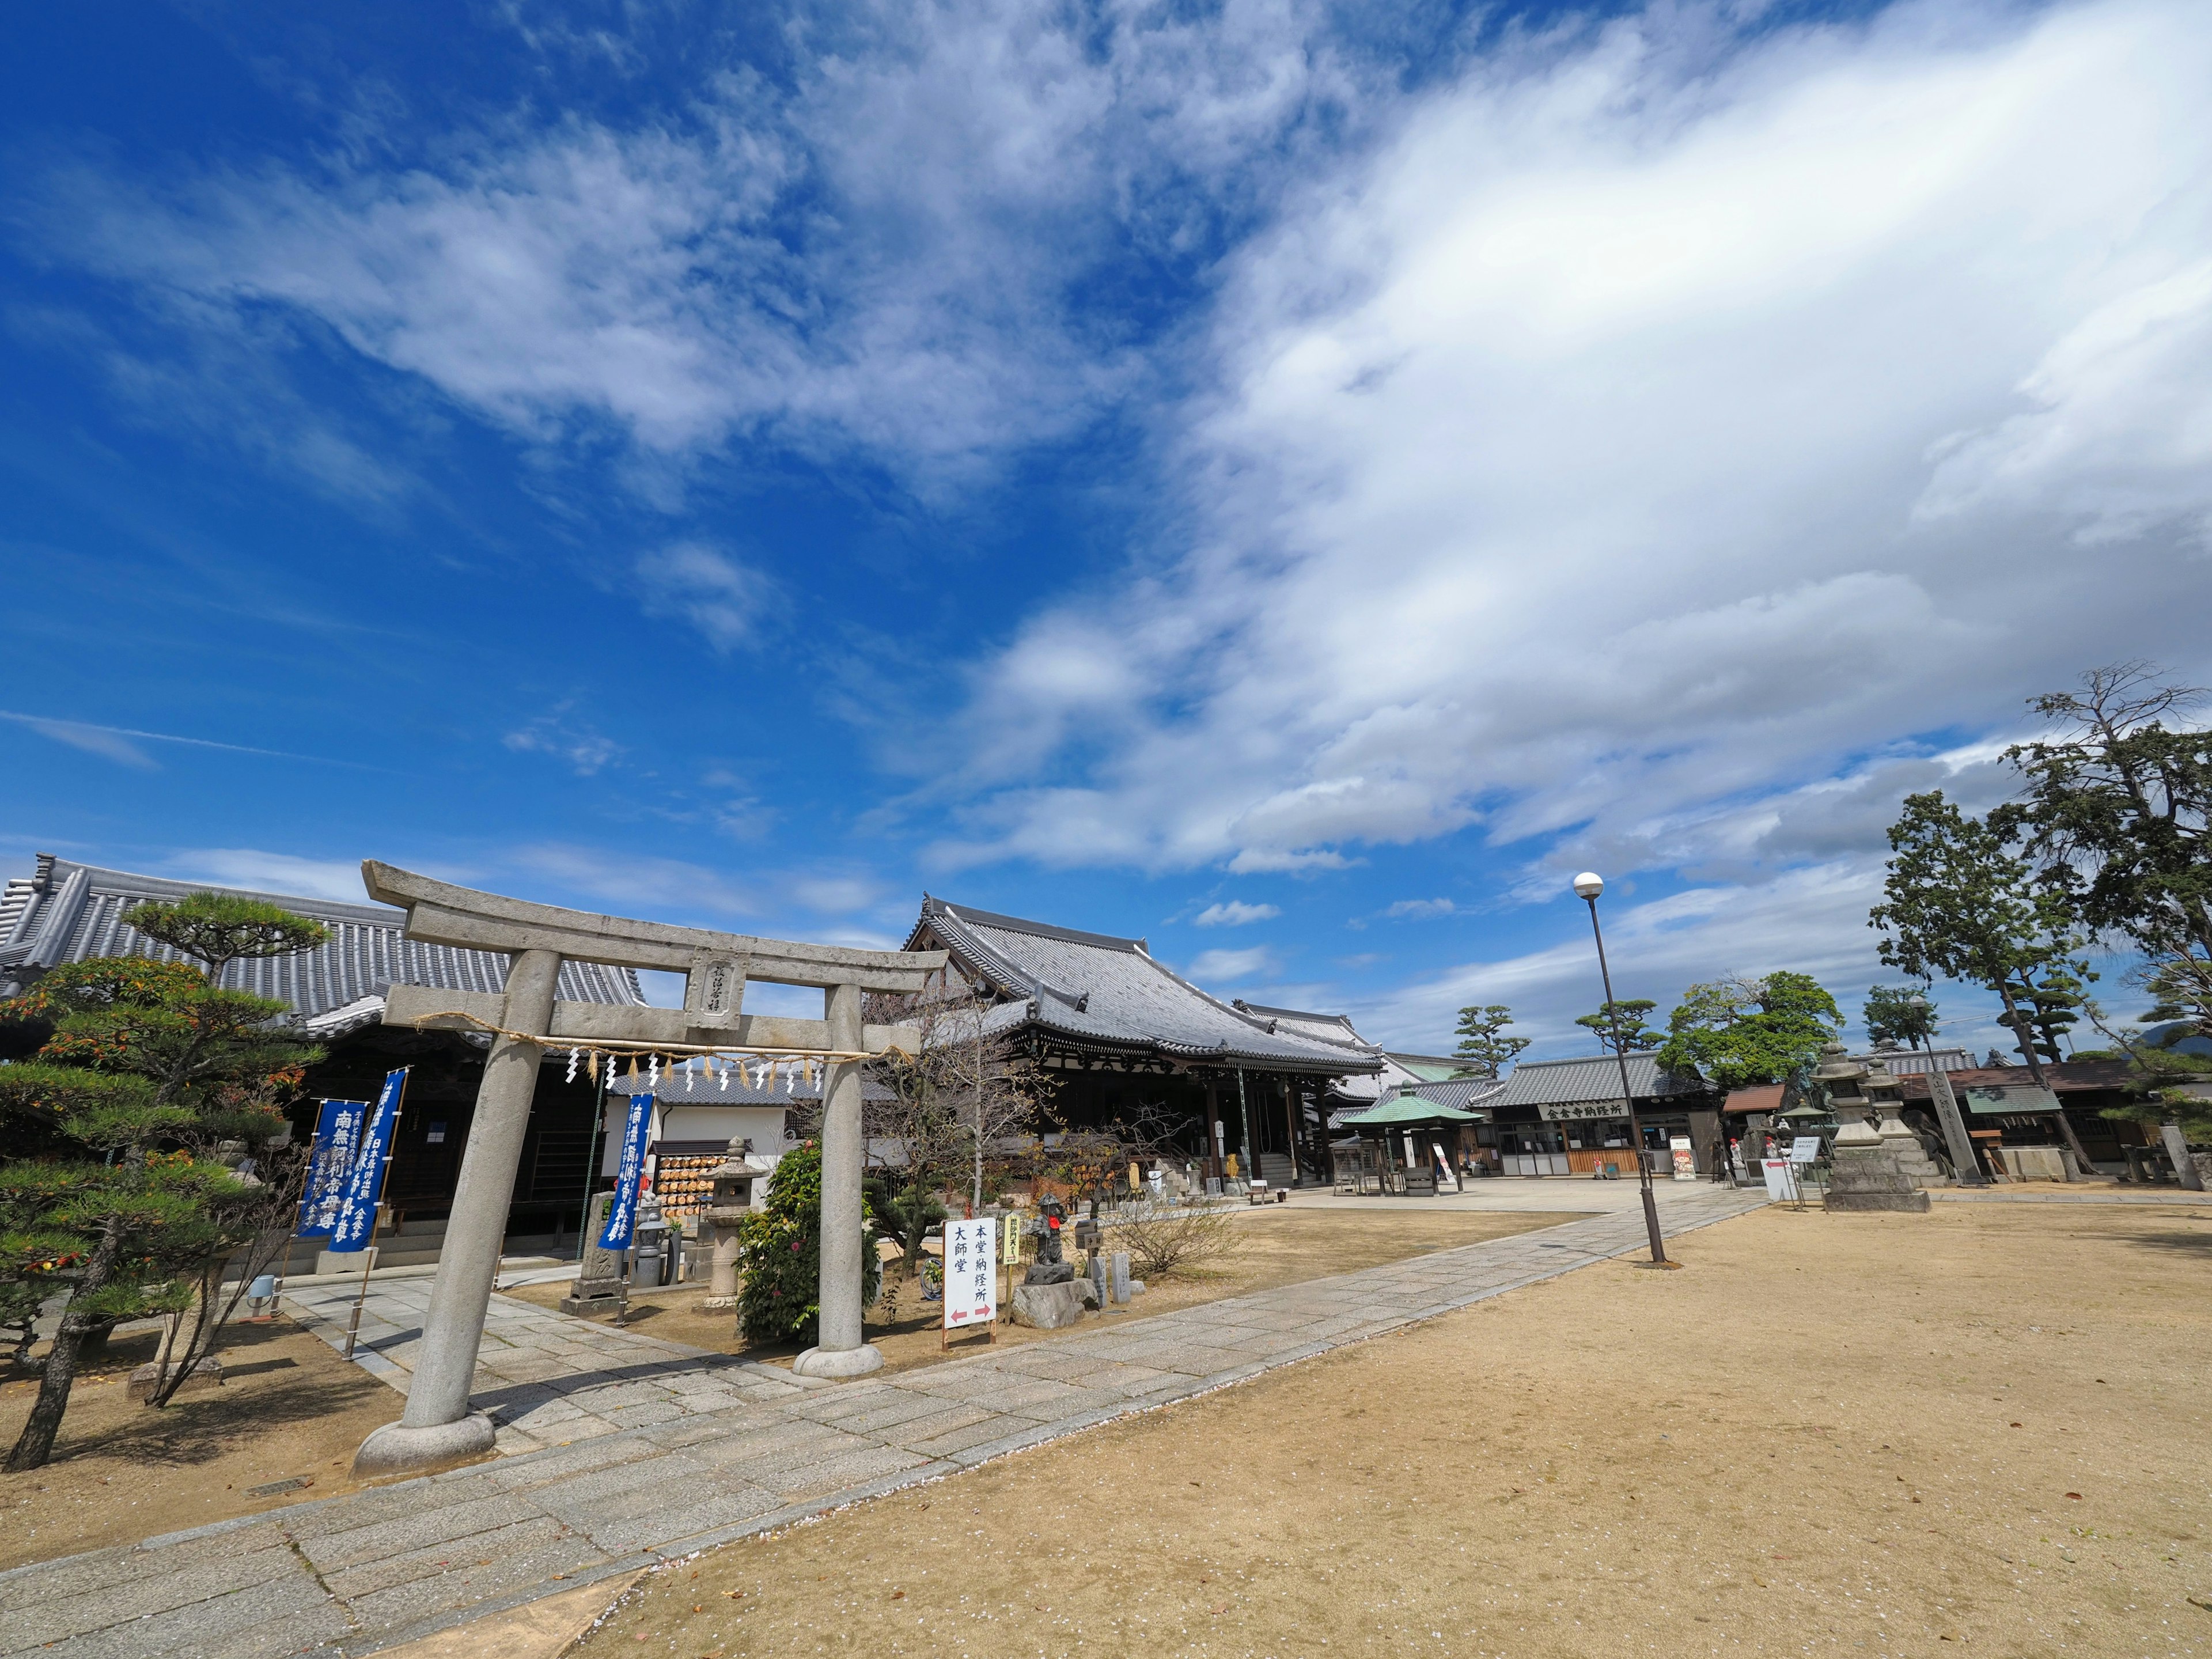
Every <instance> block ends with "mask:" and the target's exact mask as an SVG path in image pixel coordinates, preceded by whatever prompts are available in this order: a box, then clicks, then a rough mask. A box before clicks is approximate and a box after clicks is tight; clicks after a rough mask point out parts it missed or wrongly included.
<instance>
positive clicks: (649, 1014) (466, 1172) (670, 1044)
mask: <svg viewBox="0 0 2212 1659" xmlns="http://www.w3.org/2000/svg"><path fill="white" fill-rule="evenodd" d="M361 874H362V884H364V885H365V886H366V887H367V888H368V896H369V897H371V898H372V899H376V900H380V901H381V902H384V903H386V904H393V905H398V906H400V907H402V908H404V909H405V910H406V912H407V937H408V938H409V939H420V940H422V941H423V942H424V943H425V944H429V945H456V946H459V947H461V948H463V949H466V950H477V951H501V952H505V953H507V954H508V955H509V956H510V957H511V958H512V960H511V962H510V964H509V966H508V969H507V989H506V990H505V991H504V992H503V993H499V994H491V993H485V992H468V991H439V990H432V989H430V988H428V987H423V986H418V985H394V986H392V988H391V990H390V992H389V994H388V995H387V998H386V1005H385V1012H384V1023H385V1024H387V1025H403V1026H416V1027H421V1028H423V1029H429V1030H466V1029H470V1028H471V1027H473V1028H476V1029H479V1030H488V1031H491V1032H495V1033H496V1034H497V1035H495V1036H494V1038H493V1042H492V1047H491V1053H490V1054H489V1056H488V1057H487V1059H486V1060H485V1061H484V1071H483V1084H482V1085H480V1086H479V1087H478V1089H477V1108H476V1116H475V1119H474V1121H472V1122H471V1125H470V1127H469V1139H468V1144H467V1146H466V1147H465V1149H464V1151H463V1152H462V1155H461V1173H460V1179H459V1182H458V1184H457V1185H456V1186H455V1188H454V1190H453V1218H452V1220H451V1221H450V1222H448V1224H447V1229H446V1243H445V1249H444V1252H443V1254H441V1255H440V1256H439V1258H438V1276H437V1279H436V1280H435V1283H434V1284H433V1285H432V1287H431V1291H430V1311H429V1314H428V1316H427V1318H426V1319H425V1320H424V1322H423V1327H422V1344H421V1346H420V1348H419V1350H418V1357H417V1358H416V1365H415V1374H414V1377H413V1380H412V1382H411V1383H410V1386H409V1388H408V1392H407V1407H406V1410H405V1412H404V1413H403V1414H402V1416H401V1417H400V1419H399V1421H398V1422H397V1423H388V1424H386V1425H384V1426H383V1427H382V1428H380V1429H378V1430H376V1431H374V1432H373V1433H371V1434H370V1435H369V1437H368V1439H366V1440H364V1441H363V1442H362V1445H361V1449H360V1451H359V1452H358V1453H357V1454H356V1455H355V1458H354V1465H353V1468H354V1474H355V1475H356V1477H367V1476H372V1475H388V1474H408V1473H413V1472H416V1471H420V1470H424V1469H431V1468H440V1467H442V1466H444V1465H447V1464H451V1463H454V1462H460V1461H462V1460H464V1459H466V1458H469V1457H473V1456H477V1455H481V1454H482V1453H484V1452H487V1451H489V1450H490V1449H491V1446H492V1438H493V1430H492V1423H491V1419H489V1418H488V1417H486V1416H484V1415H483V1413H471V1411H470V1410H469V1389H470V1386H471V1383H473V1382H474V1380H475V1376H476V1364H477V1348H478V1347H479V1346H481V1345H482V1343H483V1327H484V1315H485V1312H486V1310H488V1309H489V1306H490V1302H491V1289H492V1283H493V1281H494V1279H495V1278H496V1277H497V1276H498V1272H499V1252H500V1244H501V1238H502V1236H503V1235H504V1234H505V1232H506V1230H507V1203H508V1201H509V1200H510V1199H511V1198H512V1197H513V1193H514V1176H515V1165H516V1164H517V1162H518V1161H519V1160H520V1157H521V1154H522V1142H523V1137H524V1135H525V1133H526V1131H527V1130H528V1128H529V1124H530V1102H531V1097H532V1094H533V1093H534V1092H535V1091H536V1090H537V1086H538V1064H539V1061H540V1060H541V1058H542V1057H543V1055H544V1051H545V1050H546V1048H549V1047H556V1046H561V1045H568V1046H573V1047H579V1048H592V1047H601V1048H604V1047H605V1046H607V1045H613V1046H614V1047H616V1048H621V1049H628V1050H631V1051H635V1052H644V1051H650V1050H658V1051H659V1052H660V1053H663V1054H678V1055H681V1054H708V1053H732V1054H738V1053H742V1054H762V1055H768V1056H778V1055H784V1054H790V1055H801V1054H811V1055H813V1056H815V1057H817V1058H821V1059H824V1060H826V1063H827V1072H828V1074H827V1076H826V1077H825V1079H823V1091H822V1103H823V1113H822V1285H821V1298H822V1304H821V1305H822V1318H821V1336H820V1338H819V1341H818V1345H817V1346H815V1347H811V1348H809V1349H808V1350H807V1351H806V1352H805V1353H803V1354H801V1355H799V1358H798V1359H797V1360H796V1361H794V1362H793V1366H792V1369H793V1370H796V1371H799V1372H800V1373H801V1374H803V1375H805V1376H823V1377H852V1376H865V1375H866V1374H867V1373H868V1372H870V1371H872V1370H876V1369H878V1367H879V1366H881V1365H882V1364H883V1363H884V1362H883V1356H882V1355H880V1354H879V1353H878V1352H876V1351H875V1349H874V1348H872V1347H871V1346H868V1345H867V1344H866V1343H865V1342H864V1341H862V1340H861V1329H860V1287H861V1261H860V1245H861V1238H860V1225H861V1224H860V1217H861V1196H860V1179H861V1166H862V1164H863V1162H864V1155H865V1147H864V1143H863V1141H862V1138H861V1127H860V1062H861V1060H863V1059H864V1058H865V1057H866V1056H867V1055H870V1054H883V1053H885V1052H887V1051H888V1050H890V1049H894V1048H896V1049H900V1050H902V1051H904V1052H907V1053H912V1052H914V1051H915V1049H917V1048H919V1046H920V1043H921V1033H920V1032H919V1031H917V1030H915V1028H914V1027H912V1026H908V1025H866V1024H862V1022H861V1018H860V997H861V994H862V993H863V992H867V991H883V992H894V993H906V994H914V993H917V992H920V991H921V989H922V988H923V987H924V986H925V985H926V984H927V981H928V978H929V976H930V975H932V974H934V973H937V972H939V970H941V969H943V968H944V966H945V952H944V951H854V950H848V949H845V948H843V947H841V946H838V945H793V944H789V943H787V942H785V941H783V940H781V939H753V938H750V937H747V936H746V935H744V934H742V933H714V932H712V931H710V930H708V929H706V928H700V927H671V926H668V925H667V924H665V923H662V922H654V921H626V920H623V919H622V918H620V917H616V916H602V915H592V914H591V913H590V912H588V911H583V910H564V909H561V908H557V907H556V906H553V905H550V904H532V903H529V902H526V901H524V900H521V899H511V898H502V897H501V896H499V895H497V894H495V893H480V892H477V891H475V890H472V889H470V888H466V887H454V886H451V885H449V884H447V883H445V882H441V881H433V880H432V879H430V878H428V876H418V875H416V874H415V873H413V872H410V871H406V870H398V869H394V868H393V867H392V866H390V865H388V864H379V863H377V862H376V861H375V860H367V861H365V862H363V864H362V866H361ZM570 958H573V959H574V960H576V961H579V962H599V963H610V964H611V965H613V966H615V967H617V968H650V969H664V970H666V971H670V972H674V973H679V974H682V975H685V980H684V1006H683V1007H681V1008H645V1007H617V1006H609V1005H606V1004H604V1003H592V1002H562V1001H557V1000H556V999H555V989H556V984H557V981H559V979H560V975H561V964H562V962H563V961H564V960H568V959H570ZM749 979H758V980H766V981H770V982H772V983H775V984H781V985H811V986H818V987H821V989H822V991H823V1005H824V1006H823V1012H824V1014H825V1016H826V1018H823V1019H787V1018H777V1017H774V1016H766V1015H758V1014H748V1013H746V1012H744V994H745V981H747V980H749Z"/></svg>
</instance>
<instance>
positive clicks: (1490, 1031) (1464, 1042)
mask: <svg viewBox="0 0 2212 1659" xmlns="http://www.w3.org/2000/svg"><path fill="white" fill-rule="evenodd" d="M1512 1023H1513V1011H1512V1010H1511V1009H1510V1008H1509V1007H1507V1006H1505V1005H1504V1003H1502V1002H1493V1003H1491V1004H1490V1005H1488V1006H1486V1007H1476V1006H1473V1005H1470V1006H1468V1007H1465V1008H1462V1009H1461V1010H1460V1011H1459V1038H1460V1043H1459V1047H1458V1048H1455V1049H1453V1050H1452V1053H1453V1054H1454V1055H1455V1057H1457V1058H1459V1059H1462V1060H1466V1061H1468V1065H1467V1066H1465V1067H1464V1068H1463V1069H1462V1072H1461V1073H1460V1074H1461V1075H1462V1077H1496V1076H1498V1073H1500V1071H1501V1070H1502V1069H1503V1068H1504V1067H1505V1066H1509V1065H1510V1064H1512V1062H1513V1059H1514V1056H1516V1054H1519V1053H1520V1052H1521V1051H1522V1049H1523V1048H1527V1047H1528V1044H1529V1043H1530V1042H1532V1041H1533V1040H1534V1039H1532V1038H1529V1037H1518V1036H1506V1035H1505V1028H1506V1027H1507V1026H1509V1025H1510V1024H1512Z"/></svg>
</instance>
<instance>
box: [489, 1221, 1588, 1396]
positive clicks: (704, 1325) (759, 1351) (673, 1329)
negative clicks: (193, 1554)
mask: <svg viewBox="0 0 2212 1659" xmlns="http://www.w3.org/2000/svg"><path fill="white" fill-rule="evenodd" d="M1229 1213H1230V1215H1231V1218H1232V1223H1233V1225H1232V1226H1231V1233H1230V1236H1231V1237H1232V1238H1233V1239H1235V1241H1236V1246H1235V1248H1234V1249H1233V1250H1231V1253H1230V1254H1228V1255H1225V1256H1223V1257H1221V1258H1219V1259H1218V1260H1217V1261H1213V1262H1211V1263H1209V1264H1207V1266H1206V1268H1205V1270H1204V1271H1202V1272H1199V1273H1190V1274H1178V1275H1177V1276H1176V1277H1174V1278H1170V1279H1159V1280H1157V1281H1156V1282H1154V1283H1152V1284H1151V1285H1147V1286H1146V1290H1145V1293H1144V1294H1143V1295H1142V1296H1139V1297H1133V1298H1132V1299H1131V1301H1130V1304H1129V1310H1128V1311H1127V1313H1126V1314H1115V1315H1112V1316H1110V1318H1111V1320H1112V1322H1114V1323H1115V1324H1121V1323H1124V1322H1128V1321H1131V1320H1137V1319H1142V1318H1144V1317H1146V1316H1149V1315H1152V1314H1164V1313H1169V1312H1172V1311H1173V1310H1176V1309H1177V1308H1188V1307H1194V1306H1196V1305H1197V1304H1200V1303H1202V1302H1215V1301H1218V1300H1220V1299H1221V1298H1222V1297H1230V1296H1243V1295H1246V1294H1247V1293H1249V1292H1250V1291H1266V1290H1273V1288H1274V1287H1275V1286H1277V1285H1295V1284H1297V1283H1299V1282H1300V1281H1302V1280H1304V1279H1324V1278H1327V1277H1328V1276H1329V1275H1331V1274H1333V1273H1354V1272H1357V1271H1358V1269H1359V1268H1362V1267H1381V1266H1382V1265H1383V1263H1385V1262H1388V1261H1404V1260H1405V1259H1406V1258H1407V1256H1410V1255H1423V1254H1425V1253H1426V1252H1428V1251H1431V1250H1445V1249H1453V1248H1455V1247H1456V1246H1458V1245H1462V1244H1479V1243H1483V1242H1484V1241H1485V1240H1486V1239H1492V1238H1505V1237H1510V1236H1511V1235H1513V1234H1515V1233H1523V1232H1530V1231H1534V1230H1536V1229H1537V1228H1540V1227H1552V1226H1556V1225H1559V1223H1560V1222H1563V1221H1573V1220H1577V1219H1578V1217H1577V1215H1575V1214H1574V1213H1572V1211H1571V1205H1563V1207H1562V1209H1561V1210H1559V1211H1557V1212H1550V1211H1536V1210H1443V1211H1431V1212H1427V1213H1423V1212H1420V1211H1419V1210H1413V1209H1408V1210H1366V1209H1349V1208H1347V1209H1301V1208H1299V1207H1297V1206H1294V1205H1293V1206H1278V1205H1267V1206H1260V1207H1256V1208H1247V1209H1242V1210H1232V1211H1231V1212H1229ZM1071 1260H1074V1261H1080V1260H1081V1258H1080V1256H1079V1255H1075V1254H1074V1253H1073V1252H1071ZM888 1272H889V1270H888V1269H887V1270H886V1273H887V1275H888ZM571 1282H572V1281H569V1280H566V1279H563V1280H561V1281H558V1282H556V1283H553V1284H549V1285H525V1286H522V1287H521V1288H520V1289H517V1290H512V1291H506V1292H504V1294H506V1295H507V1296H512V1297H520V1299H522V1300H523V1301H526V1302H532V1303H535V1304H537V1305H538V1306H539V1307H541V1308H551V1307H557V1306H558V1305H559V1304H560V1301H561V1298H562V1297H564V1296H566V1295H568V1286H569V1284H570V1283H571ZM706 1294H707V1288H706V1286H705V1285H703V1284H696V1285H670V1286H669V1287H667V1288H666V1289H665V1290H653V1291H644V1292H641V1294H639V1295H637V1296H635V1297H633V1298H632V1300H631V1302H630V1309H629V1325H630V1328H632V1329H634V1330H636V1331H639V1332H641V1333H642V1334H645V1335H647V1336H659V1337H665V1338H666V1339H667V1340H669V1341H671V1342H684V1343H689V1344H690V1346H693V1347H696V1348H708V1349H714V1350H719V1351H720V1352H727V1353H736V1354H742V1355H744V1358H747V1359H757V1360H762V1361H764V1362H765V1363H767V1364H772V1365H774V1364H781V1365H788V1364H790V1363H791V1361H792V1360H793V1358H795V1357H796V1356H797V1355H798V1353H799V1349H800V1347H801V1346H802V1345H801V1344H799V1343H797V1342H789V1343H781V1344H761V1343H746V1342H742V1341H740V1340H738V1331H737V1316H736V1315H734V1314H732V1313H726V1312H724V1313H708V1312H707V1311H706V1310H703V1309H702V1308H701V1307H700V1306H699V1305H698V1304H699V1303H700V1302H701V1301H702V1300H703V1299H704V1297H706ZM889 1314H890V1310H889V1309H887V1308H886V1307H885V1306H884V1304H882V1303H881V1302H878V1304H875V1305H872V1306H871V1307H870V1308H869V1309H868V1310H867V1317H866V1331H867V1339H868V1340H869V1341H870V1342H872V1343H873V1344H874V1345H875V1346H876V1348H877V1350H878V1352H881V1353H882V1355H883V1356H884V1370H891V1371H902V1370H911V1369H912V1368H913V1367H915V1366H916V1365H931V1364H937V1363H938V1362H939V1360H943V1359H950V1358H958V1357H959V1356H961V1355H962V1354H964V1353H972V1352H975V1348H976V1347H977V1346H980V1339H979V1338H976V1337H975V1336H972V1335H970V1336H966V1337H963V1339H961V1340H960V1341H959V1342H958V1343H957V1344H956V1345H955V1346H954V1347H953V1349H952V1351H951V1352H950V1353H947V1352H945V1350H944V1348H943V1346H942V1345H941V1341H940V1338H939V1327H940V1326H941V1324H942V1322H943V1320H944V1304H941V1303H937V1302H924V1301H922V1300H921V1298H920V1297H919V1296H917V1295H916V1294H915V1292H914V1291H912V1290H910V1289H909V1290H908V1291H904V1292H903V1293H902V1295H901V1296H900V1297H899V1305H898V1310H897V1316H896V1318H892V1317H890V1316H889ZM610 1317H611V1316H610ZM1082 1328H1085V1329H1088V1328H1091V1327H1090V1324H1089V1323H1088V1322H1086V1324H1085V1326H1084V1327H1082ZM1056 1334H1059V1333H1056V1332H1052V1331H1033V1330H1029V1329H1026V1328H1024V1327H1021V1326H1018V1325H1015V1324H1012V1323H1011V1322H1009V1323H1006V1324H1004V1325H1001V1326H1000V1329H999V1338H998V1340H999V1345H1000V1346H1001V1347H1005V1346H1009V1345H1014V1344H1019V1343H1024V1342H1036V1341H1047V1342H1048V1341H1050V1340H1052V1339H1053V1338H1054V1336H1055V1335H1056Z"/></svg>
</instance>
